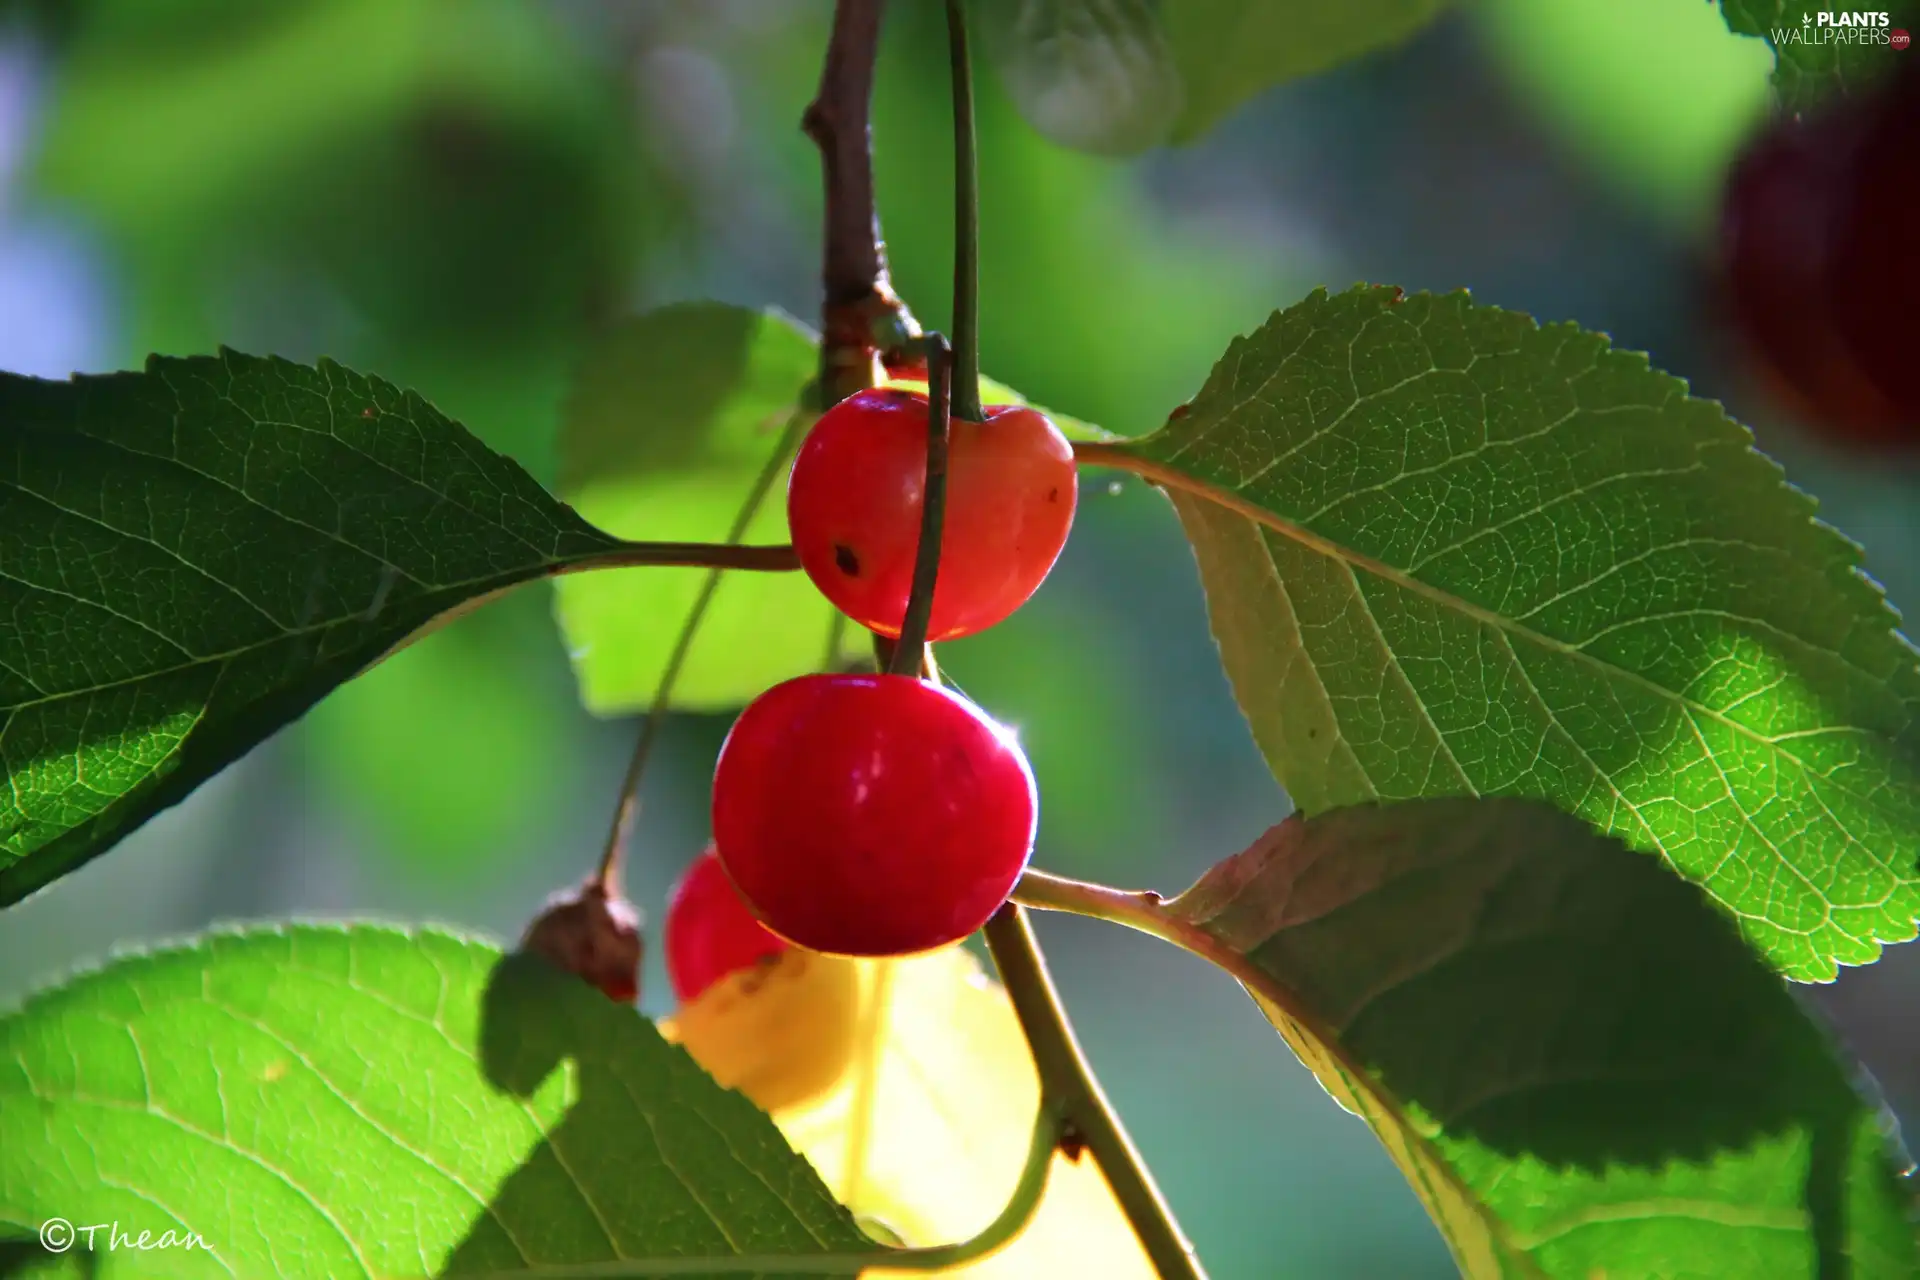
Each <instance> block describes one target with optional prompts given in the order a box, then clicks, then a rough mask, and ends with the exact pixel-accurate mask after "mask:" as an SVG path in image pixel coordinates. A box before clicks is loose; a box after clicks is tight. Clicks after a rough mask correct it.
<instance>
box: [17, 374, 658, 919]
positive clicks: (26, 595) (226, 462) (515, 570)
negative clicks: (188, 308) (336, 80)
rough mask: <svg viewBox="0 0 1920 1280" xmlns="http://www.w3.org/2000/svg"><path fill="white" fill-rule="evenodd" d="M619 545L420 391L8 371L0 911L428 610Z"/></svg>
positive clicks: (246, 743) (404, 633)
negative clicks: (54, 378)
mask: <svg viewBox="0 0 1920 1280" xmlns="http://www.w3.org/2000/svg"><path fill="white" fill-rule="evenodd" d="M634 559H635V557H634V556H632V555H630V554H627V553H625V552H623V550H622V544H621V543H619V542H618V541H617V540H615V539H613V538H610V537H608V536H607V535H606V534H603V533H601V532H600V531H598V530H597V529H594V528H593V527H592V526H590V525H588V524H587V523H586V522H584V521H583V520H581V519H580V517H579V516H577V515H575V514H574V513H573V512H572V511H571V510H569V509H568V508H566V507H565V506H563V505H561V504H560V503H558V502H556V501H554V500H553V499H552V498H551V497H549V496H548V495H547V494H546V493H545V492H544V491H542V490H541V488H540V487H539V486H538V485H537V484H535V483H534V482H533V481H532V480H531V479H530V478H528V476H527V475H526V473H525V472H523V471H521V470H520V469H519V468H518V467H517V466H515V465H514V464H513V463H511V462H509V461H508V460H507V459H505V458H503V457H501V456H499V455H498V454H496V453H493V452H491V451H490V450H488V449H487V448H486V447H485V446H483V445H481V444H480V443H479V441H477V440H475V439H474V438H473V437H472V436H471V435H469V434H468V433H467V432H466V431H464V430H463V429H462V428H460V427H459V426H458V425H456V424H454V423H452V422H449V421H448V420H447V419H446V418H444V417H443V416H441V415H440V414H439V413H437V412H435V411H434V409H433V408H432V407H431V406H430V405H428V404H426V403H425V402H424V401H422V400H421V399H420V398H419V397H418V396H416V395H413V394H412V393H409V392H402V391H399V390H396V389H395V388H393V387H391V386H389V385H387V384H386V383H383V382H380V381H378V380H376V379H371V378H365V377H361V376H360V375H358V374H355V373H352V372H350V371H348V370H346V369H343V368H341V367H340V366H338V365H335V364H332V363H330V362H323V363H322V364H321V365H320V366H319V367H318V368H317V369H316V368H306V367H304V366H301V365H295V364H289V363H287V362H286V361H283V360H271V359H259V358H255V357H252V356H244V355H239V354H236V353H233V352H225V353H223V354H221V355H220V356H217V357H211V356H209V357H196V358H194V359H187V360H174V359H162V358H158V357H156V358H154V359H153V360H152V361H150V362H149V364H148V367H147V371H146V372H145V373H126V374H113V375H110V376H106V377H86V378H77V379H75V380H73V381H72V382H43V381H39V380H37V379H32V378H22V377H17V376H13V375H0V708H3V709H4V721H3V722H0V723H4V731H3V733H0V749H3V752H4V758H5V764H6V770H7V779H8V791H7V794H6V795H5V796H4V797H0V902H12V901H16V900H18V899H19V898H21V897H22V896H24V895H25V894H27V893H28V892H30V891H32V890H33V889H34V888H36V887H38V886H40V885H42V884H45V883H46V882H47V881H49V880H52V879H54V878H55V877H57V876H59V875H62V874H64V873H65V872H67V871H69V870H71V869H72V868H73V867H75V866H77V865H79V864H80V863H82V862H84V861H86V860H87V859H88V858H91V857H93V856H94V855H96V854H98V853H100V852H101V851H103V850H104V849H106V848H107V847H108V846H110V845H112V844H113V843H114V842H115V841H116V840H118V839H120V838H121V837H122V836H124V835H125V834H126V833H127V832H128V831H130V830H131V829H132V828H133V827H135V826H137V825H138V824H139V823H141V822H142V821H144V820H145V819H146V818H148V817H150V816H151V815H152V814H153V813H154V812H155V811H156V810H158V809H161V808H164V807H165V806H167V805H169V804H172V803H174V802H175V801H177V800H179V799H180V798H181V797H182V796H184V795H185V794H186V793H187V792H188V791H189V790H191V789H192V788H193V787H195V786H197V785H198V784H199V783H200V782H202V781H204V780H205V779H206V778H207V777H209V776H210V775H212V774H213V773H214V772H216V771H217V770H219V769H220V768H221V767H222V766H224V765H225V764H226V763H227V762H229V761H230V760H232V759H234V758H235V757H236V756H239V755H240V754H241V753H243V752H245V751H246V750H248V749H249V748H251V747H252V746H253V745H254V744H255V743H257V742H259V741H260V740H261V739H263V738H264V737H266V736H267V735H268V734H270V733H272V732H273V731H274V730H275V729H277V728H279V727H280V726H281V725H283V724H285V723H286V722H288V721H289V720H292V719H293V718H295V717H296V716H298V715H300V714H301V713H302V712H303V711H305V710H306V709H307V708H308V707H309V706H311V705H312V704H313V703H314V702H315V701H316V700H317V699H319V698H320V697H321V696H322V695H323V694H325V693H326V692H327V691H328V690H329V689H331V688H333V687H334V686H335V685H337V684H339V683H341V682H342V681H344V680H347V679H349V678H350V677H352V676H353V675H354V674H356V673H357V672H359V671H360V670H362V669H363V668H365V667H367V666H368V665H370V664H371V663H373V662H375V661H377V660H378V659H379V658H380V657H381V655H382V654H384V653H386V652H387V651H388V650H389V649H391V648H392V647H393V646H395V645H396V644H398V643H400V642H401V641H403V640H405V639H406V638H407V637H408V636H409V635H411V634H413V633H414V632H416V631H417V630H419V629H420V628H421V627H423V626H425V625H427V624H428V623H430V622H432V621H433V620H434V619H435V618H436V617H439V616H441V615H443V614H445V613H446V612H448V611H449V610H452V609H455V608H459V607H462V606H466V605H470V604H472V603H474V602H477V601H478V600H479V599H481V598H483V597H486V596H488V595H490V594H492V593H495V592H498V591H502V590H505V589H506V588H508V587H511V586H513V585H515V584H516V583H521V582H525V581H528V580H529V579H533V578H537V577H541V576H543V575H546V574H551V573H553V572H556V571H557V570H560V569H563V568H570V567H584V566H590V565H592V564H594V563H597V562H601V561H611V562H619V563H630V562H632V561H633V560H634Z"/></svg>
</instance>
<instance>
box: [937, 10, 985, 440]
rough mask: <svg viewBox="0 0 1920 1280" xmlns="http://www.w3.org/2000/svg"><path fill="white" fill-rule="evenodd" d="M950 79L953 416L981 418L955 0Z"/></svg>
mask: <svg viewBox="0 0 1920 1280" xmlns="http://www.w3.org/2000/svg"><path fill="white" fill-rule="evenodd" d="M947 49H948V55H949V59H950V61H951V65H952V78H953V207H954V211H953V354H954V373H953V416H954V417H956V418H959V419H961V420H962V421H963V422H982V421H985V419H986V411H985V410H984V409H983V408H982V407H981V405H980V186H979V164H978V162H977V160H976V159H975V152H976V148H975V145H974V126H973V65H972V62H971V60H970V59H969V58H968V56H967V18H966V13H965V11H964V10H963V9H962V8H961V4H960V0H947Z"/></svg>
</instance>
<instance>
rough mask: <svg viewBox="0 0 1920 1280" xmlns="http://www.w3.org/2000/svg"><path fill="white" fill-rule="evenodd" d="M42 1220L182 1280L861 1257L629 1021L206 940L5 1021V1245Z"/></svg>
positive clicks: (302, 933)
mask: <svg viewBox="0 0 1920 1280" xmlns="http://www.w3.org/2000/svg"><path fill="white" fill-rule="evenodd" d="M55 1216H60V1217H64V1218H66V1219H68V1220H69V1221H71V1222H73V1223H75V1224H77V1225H85V1224H91V1223H97V1222H117V1223H118V1224H119V1225H120V1227H121V1229H122V1230H124V1231H128V1232H129V1233H137V1232H139V1231H141V1230H148V1231H151V1232H153V1233H154V1235H155V1236H156V1237H157V1236H159V1234H160V1233H161V1232H163V1231H166V1230H172V1231H175V1232H181V1233H185V1232H192V1233H194V1234H195V1235H196V1236H198V1237H199V1238H200V1239H201V1240H203V1241H205V1242H206V1244H207V1245H209V1246H211V1250H212V1251H211V1252H207V1251H204V1250H198V1249H196V1250H186V1249H172V1250H166V1251H161V1252H147V1253H144V1254H136V1253H133V1252H131V1251H128V1250H124V1249H123V1250H121V1251H119V1252H114V1253H109V1251H108V1249H107V1237H106V1235H105V1233H104V1232H102V1233H101V1234H100V1235H99V1238H98V1239H99V1243H98V1245H97V1253H98V1254H100V1255H105V1256H102V1257H97V1258H96V1259H95V1260H96V1261H99V1262H102V1263H103V1264H104V1266H103V1268H102V1269H103V1271H104V1272H105V1273H106V1274H108V1275H131V1274H140V1275H166V1276H168V1277H179V1278H180V1280H191V1278H192V1277H197V1276H238V1277H242V1278H243V1280H253V1278H256V1277H257V1278H260V1280H267V1278H282V1277H284V1278H286V1280H297V1278H298V1277H305V1276H313V1277H335V1276H383V1277H424V1276H429V1275H445V1276H502V1277H504V1276H541V1275H555V1276H559V1275H564V1274H567V1272H566V1271H565V1270H564V1267H565V1265H566V1264H576V1265H577V1264H590V1263H610V1262H614V1261H618V1260H623V1259H624V1260H628V1261H633V1262H638V1261H641V1260H647V1259H666V1258H702V1257H712V1258H715V1259H716V1260H717V1259H721V1258H726V1257H738V1256H740V1255H742V1254H761V1255H765V1254H801V1255H819V1254H822V1253H827V1252H834V1253H854V1254H857V1253H865V1252H871V1251H873V1250H874V1249H875V1247H876V1246H875V1245H874V1244H873V1243H872V1242H871V1241H868V1240H867V1239H866V1238H865V1237H864V1236H862V1235H861V1234H860V1232H859V1230H858V1229H857V1228H856V1227H855V1226H854V1224H853V1221H852V1219H851V1218H850V1217H849V1216H848V1214H847V1213H846V1211H845V1210H843V1209H841V1208H840V1207H839V1206H838V1205H836V1204H835V1203H834V1202H833V1199H832V1197H831V1196H830V1195H829V1194H828V1192H827V1190H826V1188H825V1187H823V1186H822V1185H821V1183H820V1180H819V1178H818V1177H816V1176H815V1174H814V1173H813V1171H812V1170H811V1169H810V1168H808V1167H807V1165H806V1162H805V1161H803V1160H800V1159H799V1158H798V1157H796V1156H795V1155H794V1154H793V1152H792V1151H791V1149H789V1147H788V1146H787V1144H786V1143H785V1142H784V1141H783V1140H782V1138H781V1136H780V1134H779V1132H778V1131H777V1130H776V1129H775V1128H774V1127H773V1125H772V1124H770V1123H769V1122H768V1121H767V1118H766V1116H765V1115H763V1114H762V1113H761V1112H759V1111H758V1110H756V1109H755V1108H754V1107H753V1106H752V1104H750V1103H749V1102H748V1101H747V1100H746V1099H745V1098H743V1097H741V1096H740V1095H739V1094H737V1093H731V1092H728V1091H726V1090H724V1089H721V1088H719V1087H718V1086H716V1085H715V1084H714V1083H713V1081H712V1080H711V1079H710V1078H709V1077H708V1075H707V1074H706V1073H705V1072H704V1071H702V1070H700V1069H699V1067H697V1066H696V1065H695V1064H694V1063H693V1062H692V1061H691V1060H690V1059H689V1058H688V1057H687V1056H686V1055H685V1054H684V1053H683V1052H681V1051H680V1050H679V1049H676V1048H673V1047H672V1046H670V1045H668V1044H666V1043H665V1042H663V1041H662V1040H661V1038H660V1037H659V1035H658V1034H657V1033H656V1032H655V1031H654V1029H653V1026H652V1024H651V1023H649V1022H648V1021H647V1020H646V1019H645V1018H643V1017H641V1016H640V1015H639V1014H638V1013H637V1012H636V1011H635V1010H633V1009H632V1008H631V1007H626V1006H620V1005H616V1004H614V1003H613V1002H612V1001H610V1000H608V999H606V998H605V997H604V996H602V995H600V994H599V993H598V992H597V991H594V990H593V989H591V988H590V987H588V986H587V985H586V984H584V983H582V982H580V981H579V980H578V979H576V978H574V977H572V976H571V975H568V974H565V973H562V972H561V971H560V970H558V969H554V968H552V967H550V966H548V965H547V964H545V962H543V961H536V960H531V959H528V958H526V957H518V958H514V959H508V960H503V959H502V957H501V955H500V953H499V952H498V951H496V950H495V949H494V948H492V947H490V946H487V945H485V944H483V943H479V942H474V941H469V940H467V939H463V938H458V937H454V936H451V935H448V934H445V933H439V932H433V931H422V932H419V933H407V932H402V931H400V930H397V929H393V928H387V927H373V926H356V927H326V926H314V925H299V926H291V927H287V928H266V929H255V930H250V931H247V932H244V933H217V934H213V935H210V936H208V937H206V938H204V939H201V940H200V941H198V942H196V943H194V944H192V945H190V946H181V947H174V948H169V949H166V950H162V951H157V952H154V953H151V954H145V955H134V956H126V957H122V958H120V959H118V960H115V961H114V962H113V963H112V964H110V965H109V966H107V967H106V968H105V969H102V970H100V971H97V972H94V973H90V974H86V975H84V976H82V977H79V978H76V979H74V980H73V981H71V982H69V983H67V984H66V985H65V986H62V987H59V988H57V989H54V990H51V991H47V992H44V993H42V994H40V995H38V996H35V997H33V998H32V999H30V1000H29V1001H28V1002H27V1003H26V1005H25V1006H24V1007H23V1008H21V1009H19V1010H18V1011H16V1012H14V1013H12V1014H10V1015H8V1016H6V1017H5V1018H3V1019H0V1223H4V1224H5V1225H7V1226H8V1227H10V1228H13V1229H15V1230H14V1231H12V1232H11V1233H12V1234H19V1233H21V1232H20V1229H24V1230H25V1231H27V1232H30V1231H32V1230H35V1229H37V1228H38V1225H39V1223H40V1222H41V1221H42V1220H44V1219H46V1218H51V1217H55ZM84 1256H85V1250H76V1251H75V1252H74V1253H70V1254H68V1255H67V1260H68V1261H69V1262H72V1261H74V1260H75V1259H77V1258H81V1257H84ZM762 1274H765V1272H762Z"/></svg>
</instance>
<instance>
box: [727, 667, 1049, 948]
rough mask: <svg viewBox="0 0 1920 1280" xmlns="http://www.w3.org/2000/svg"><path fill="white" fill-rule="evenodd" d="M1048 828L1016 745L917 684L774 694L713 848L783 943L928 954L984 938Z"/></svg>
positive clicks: (735, 745)
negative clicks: (1043, 827) (1040, 830)
mask: <svg viewBox="0 0 1920 1280" xmlns="http://www.w3.org/2000/svg"><path fill="white" fill-rule="evenodd" d="M1038 813H1039V799H1038V796H1037V795H1036V794H1035V791H1034V784H1033V773H1032V771H1031V770H1030V769H1029V768H1028V767H1027V758H1026V755H1025V753H1023V752H1022V751H1021V750H1020V747H1019V745H1018V744H1017V743H1016V742H1014V740H1013V737H1012V735H1011V734H1009V733H1008V732H1007V731H1006V730H1005V729H1002V728H1001V727H1000V726H998V725H996V724H995V723H994V722H993V721H992V720H989V719H988V718H987V716H986V714H985V713H984V712H982V711H981V710H980V709H979V708H978V707H975V706H974V705H973V704H972V703H970V702H967V701H966V700H965V699H963V698H960V697H959V696H957V695H955V694H953V693H950V692H948V691H947V690H945V689H942V688H940V687H938V686H936V685H932V684H928V683H925V682H923V681H920V680H916V679H913V678H911V677H908V676H888V675H877V676H876V675H810V676H801V677H799V678H798V679H795V680H789V681H787V682H786V683H785V684H780V685H775V686H774V687H773V688H771V689H769V690H768V691H767V692H766V693H764V694H762V695H760V697H759V698H758V699H756V700H755V701H754V702H753V703H752V704H751V705H750V706H748V707H747V709H746V710H745V711H743V712H741V713H740V718H739V719H738V720H736V721H735V722H734V725H733V729H732V731H731V732H730V733H729V734H728V735H727V740H726V743H725V744H724V745H723V746H722V747H721V748H720V761H719V763H718V765H716V766H715V768H714V774H713V837H714V846H715V848H716V850H717V851H718V853H719V855H720V861H721V862H722V863H723V864H724V865H725V866H726V869H727V875H728V876H729V877H730V878H731V879H732V880H733V883H734V885H735V887H736V888H738V889H739V890H740V896H741V897H743V898H745V899H746V901H747V904H748V905H749V906H750V907H752V908H753V911H754V914H756V915H758V916H759V917H760V919H761V920H762V921H763V922H764V923H765V924H766V925H767V927H768V928H770V929H772V930H773V931H774V932H775V933H778V934H780V935H781V936H782V937H785V938H787V939H788V940H790V941H792V942H794V943H796V944H798V945H799V946H802V947H806V948H809V949H810V950H814V951H827V952H833V953H836V954H840V955H858V956H891V955H908V954H912V953H914V952H918V951H928V950H931V949H933V948H934V947H939V946H944V945H945V944H947V943H949V942H954V941H957V940H958V939H960V938H964V937H966V936H967V935H968V934H970V933H972V932H973V931H974V930H975V929H978V928H979V927H980V926H981V925H983V924H985V923H986V921H987V917H988V916H990V915H992V914H993V912H994V910H995V909H996V908H998V907H999V906H1000V904H1001V903H1003V902H1005V901H1006V899H1007V895H1008V894H1009V893H1010V892H1012V890H1013V885H1014V882H1015V881H1016V880H1018V879H1019V878H1020V873H1021V871H1023V870H1024V869H1025V868H1026V865H1027V858H1028V857H1029V855H1030V854H1031V853H1032V851H1033V835H1034V826H1035V822H1036V820H1037V817H1038Z"/></svg>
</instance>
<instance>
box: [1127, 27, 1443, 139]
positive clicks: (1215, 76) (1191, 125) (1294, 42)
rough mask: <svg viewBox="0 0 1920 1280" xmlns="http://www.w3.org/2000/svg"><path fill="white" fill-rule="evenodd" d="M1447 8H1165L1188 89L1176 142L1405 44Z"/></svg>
mask: <svg viewBox="0 0 1920 1280" xmlns="http://www.w3.org/2000/svg"><path fill="white" fill-rule="evenodd" d="M1445 7H1446V0H1343V3H1340V4H1325V3H1322V2H1321V0H1164V3H1163V5H1162V8H1161V16H1162V20H1163V21H1164V22H1165V23H1166V27H1167V39H1168V40H1169V42H1171V44H1172V46H1173V53H1174V59H1175V61H1176V62H1177V63H1178V64H1179V67H1180V71H1181V75H1182V77H1183V78H1184V81H1185V84H1186V95H1187V96H1186V109H1185V111H1184V112H1183V113H1182V114H1181V117H1180V123H1179V125H1178V127H1177V128H1175V130H1174V141H1176V142H1191V141H1192V140H1193V139H1195V138H1197V137H1199V136H1200V135H1201V134H1203V133H1205V132H1206V131H1207V130H1208V129H1210V128H1212V127H1213V125H1215V124H1216V123H1218V122H1219V121H1220V120H1221V119H1222V118H1224V117H1225V116H1226V115H1227V114H1228V113H1229V112H1231V111H1232V110H1234V109H1235V108H1236V107H1238V106H1240V105H1241V104H1242V103H1244V102H1246V101H1247V100H1248V99H1249V98H1252V97H1253V96H1254V95H1255V94H1257V93H1260V92H1261V91H1262V90H1264V89H1267V88H1269V87H1270V86H1272V85H1276V84H1279V83H1280V82H1282V81H1284V80H1293V79H1297V78H1299V77H1301V76H1309V75H1314V74H1316V73H1318V72H1321V71H1325V70H1327V69H1328V68H1330V67H1334V66H1338V65H1339V64H1340V63H1342V62H1346V61H1349V60H1351V59H1353V58H1358V57H1361V56H1362V55H1364V54H1369V53H1373V52H1376V51H1378V50H1381V49H1385V48H1389V47H1391V46H1393V45H1397V44H1399V43H1401V42H1402V41H1404V40H1406V39H1407V38H1408V37H1409V36H1411V35H1413V34H1414V33H1415V32H1416V31H1419V30H1420V29H1421V28H1422V27H1424V26H1426V25H1427V24H1428V23H1429V22H1431V21H1433V19H1434V18H1436V17H1437V16H1439V14H1440V12H1441V10H1442V9H1444V8H1445Z"/></svg>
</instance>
